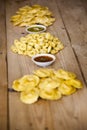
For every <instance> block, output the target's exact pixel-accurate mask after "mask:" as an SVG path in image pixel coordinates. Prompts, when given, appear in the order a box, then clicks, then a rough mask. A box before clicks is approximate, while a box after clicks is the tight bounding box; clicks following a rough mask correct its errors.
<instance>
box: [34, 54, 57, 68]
mask: <svg viewBox="0 0 87 130" xmlns="http://www.w3.org/2000/svg"><path fill="white" fill-rule="evenodd" d="M55 60H56V57H55V56H54V55H52V54H37V55H35V56H33V57H32V61H33V62H34V63H35V64H36V65H38V66H41V67H45V66H49V65H51V64H52V63H53V62H54V61H55Z"/></svg>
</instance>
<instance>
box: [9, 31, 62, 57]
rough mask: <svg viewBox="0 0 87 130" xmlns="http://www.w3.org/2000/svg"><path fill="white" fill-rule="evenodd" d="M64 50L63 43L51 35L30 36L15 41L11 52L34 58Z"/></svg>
mask: <svg viewBox="0 0 87 130" xmlns="http://www.w3.org/2000/svg"><path fill="white" fill-rule="evenodd" d="M63 48H64V46H63V44H62V43H61V41H60V40H59V39H58V38H57V37H55V36H53V35H51V34H50V33H38V34H28V35H26V36H25V37H21V38H20V40H17V39H16V40H14V44H13V45H12V46H11V50H12V51H13V52H14V53H18V54H22V55H27V56H30V57H32V56H34V55H36V54H41V53H51V54H55V53H57V52H58V51H60V50H62V49H63Z"/></svg>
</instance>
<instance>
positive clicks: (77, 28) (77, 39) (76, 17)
mask: <svg viewBox="0 0 87 130" xmlns="http://www.w3.org/2000/svg"><path fill="white" fill-rule="evenodd" d="M56 2H57V5H58V7H59V10H60V13H61V15H62V19H63V22H64V24H65V28H66V29H67V33H68V34H69V39H70V43H71V46H72V48H73V50H74V52H75V55H76V58H77V60H78V64H79V67H80V69H81V71H82V74H83V76H84V80H85V82H87V78H86V77H87V11H86V9H87V8H86V7H87V6H86V5H87V4H86V3H87V1H85V0H82V1H80V0H77V1H75V0H70V1H68V0H66V1H64V0H58V1H57V0H56ZM84 7H85V8H84Z"/></svg>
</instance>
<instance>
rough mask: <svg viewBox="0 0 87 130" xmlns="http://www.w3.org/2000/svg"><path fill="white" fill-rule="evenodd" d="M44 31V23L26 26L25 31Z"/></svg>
mask: <svg viewBox="0 0 87 130" xmlns="http://www.w3.org/2000/svg"><path fill="white" fill-rule="evenodd" d="M44 31H46V26H44V25H31V26H29V27H27V28H26V32H27V33H42V32H44Z"/></svg>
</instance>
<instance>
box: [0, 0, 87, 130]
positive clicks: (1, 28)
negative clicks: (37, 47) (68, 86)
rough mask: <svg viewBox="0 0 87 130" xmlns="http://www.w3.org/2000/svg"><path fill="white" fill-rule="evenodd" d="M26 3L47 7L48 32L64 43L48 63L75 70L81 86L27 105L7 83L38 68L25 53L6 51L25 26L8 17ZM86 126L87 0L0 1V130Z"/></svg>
mask: <svg viewBox="0 0 87 130" xmlns="http://www.w3.org/2000/svg"><path fill="white" fill-rule="evenodd" d="M26 4H29V5H32V4H40V5H43V6H48V7H49V9H50V10H51V11H52V12H53V14H54V16H55V18H56V22H55V23H54V24H53V25H52V26H50V27H48V29H47V31H48V32H50V33H51V34H53V35H55V36H57V37H59V39H61V41H62V42H63V44H64V46H65V48H64V49H63V50H62V51H60V52H59V53H58V54H57V55H56V57H57V61H56V62H55V63H54V64H53V65H52V66H50V68H55V69H59V68H63V69H66V70H68V71H72V72H74V73H76V74H77V77H78V79H80V80H81V81H82V82H83V89H81V90H79V91H78V92H76V93H75V94H73V95H70V96H67V97H63V98H62V99H61V100H59V101H45V100H39V101H38V102H36V103H35V104H32V105H26V104H23V103H22V102H21V101H20V99H19V94H18V93H16V92H8V87H9V88H11V86H12V82H13V81H14V80H15V79H17V78H19V77H22V76H23V75H25V74H30V73H31V72H32V71H33V70H35V69H38V68H39V67H37V66H36V65H34V64H33V63H32V62H31V59H30V58H29V57H27V56H21V55H17V54H14V53H12V52H11V50H10V46H11V45H12V44H13V41H14V39H17V38H20V37H21V36H25V35H26V32H25V28H20V27H14V26H13V25H12V23H10V21H9V19H10V17H11V16H12V15H14V14H15V12H16V11H17V10H18V8H19V7H22V6H25V5H26ZM7 129H8V130H87V1H86V0H14V1H12V0H7V1H6V2H5V1H4V0H0V130H7Z"/></svg>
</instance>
